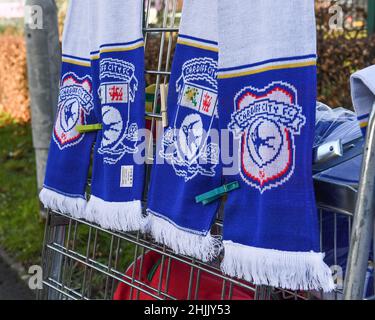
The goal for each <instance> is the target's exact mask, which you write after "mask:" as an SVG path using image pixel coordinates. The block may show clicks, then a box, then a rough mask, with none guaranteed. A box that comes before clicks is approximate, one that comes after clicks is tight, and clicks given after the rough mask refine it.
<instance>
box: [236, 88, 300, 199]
mask: <svg viewBox="0 0 375 320" xmlns="http://www.w3.org/2000/svg"><path fill="white" fill-rule="evenodd" d="M234 106H235V112H234V113H233V114H232V121H231V122H230V124H229V129H230V130H231V131H232V132H233V133H234V135H235V136H236V137H237V138H239V139H241V140H240V143H241V145H240V148H239V150H240V161H241V171H240V172H241V176H242V179H243V180H244V181H245V182H246V183H247V184H248V185H250V186H252V187H254V188H256V189H258V190H259V191H260V192H261V193H264V192H265V191H267V190H271V189H272V188H276V187H279V186H281V185H282V184H284V183H285V182H287V181H288V180H289V179H290V177H291V176H292V175H293V173H294V167H295V143H294V137H295V136H296V135H300V134H301V129H302V128H303V126H304V125H305V124H306V117H305V116H304V115H303V114H302V107H301V106H299V105H298V96H297V90H296V88H295V87H293V86H292V85H290V84H288V83H285V82H273V83H271V84H270V85H269V86H267V87H266V88H263V89H257V88H254V87H246V88H244V89H242V90H241V91H240V92H239V93H238V94H237V95H236V97H235V99H234Z"/></svg>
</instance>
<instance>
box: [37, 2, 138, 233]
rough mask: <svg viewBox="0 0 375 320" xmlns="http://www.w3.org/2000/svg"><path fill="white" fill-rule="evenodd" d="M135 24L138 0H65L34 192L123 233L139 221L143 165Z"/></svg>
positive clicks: (52, 203)
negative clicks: (44, 163) (43, 163)
mask: <svg viewBox="0 0 375 320" xmlns="http://www.w3.org/2000/svg"><path fill="white" fill-rule="evenodd" d="M82 13H84V14H82ZM141 21H142V3H141V1H134V0H128V1H124V0H111V1H101V0H95V1H93V0H91V1H87V0H75V1H71V3H70V11H69V15H68V18H67V21H66V26H65V37H64V44H63V46H64V48H63V51H64V55H63V56H64V60H63V61H64V64H63V76H62V81H61V91H60V100H59V111H58V117H57V120H56V124H55V129H54V134H53V140H52V143H51V151H50V155H49V160H48V168H47V176H46V183H45V188H44V190H43V191H42V193H41V200H42V202H43V203H44V204H45V205H46V206H47V207H49V208H52V209H57V210H60V211H62V212H65V213H71V214H72V215H73V216H75V217H78V218H85V219H87V220H89V221H91V222H96V223H98V224H100V225H101V226H102V227H104V228H108V229H116V230H123V231H131V230H138V229H139V228H140V226H141V224H142V222H143V215H142V207H141V198H142V193H143V181H144V165H143V162H142V161H138V162H137V163H136V162H135V158H136V155H138V153H139V150H138V132H139V131H138V129H143V128H144V112H145V102H144V90H145V89H144V78H143V77H144V48H143V39H142V26H141ZM79 126H80V127H81V128H80V129H79ZM82 126H83V127H82ZM80 132H81V133H80ZM94 140H95V147H94V151H93V153H94V154H93V170H92V184H91V197H90V200H89V203H88V204H87V205H86V199H85V188H86V183H87V176H88V169H89V166H90V153H91V149H92V144H93V142H94Z"/></svg>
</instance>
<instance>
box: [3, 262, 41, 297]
mask: <svg viewBox="0 0 375 320" xmlns="http://www.w3.org/2000/svg"><path fill="white" fill-rule="evenodd" d="M34 299H35V296H34V293H33V292H32V291H31V290H30V289H29V288H28V287H27V286H26V284H25V283H24V282H23V281H22V280H20V279H19V277H18V274H17V273H16V272H15V271H14V270H12V269H10V268H9V266H8V265H7V264H6V263H5V262H4V261H3V260H1V258H0V300H34Z"/></svg>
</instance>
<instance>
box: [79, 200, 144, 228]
mask: <svg viewBox="0 0 375 320" xmlns="http://www.w3.org/2000/svg"><path fill="white" fill-rule="evenodd" d="M85 219H86V220H88V221H90V222H95V223H97V224H99V225H100V226H101V227H103V228H104V229H108V230H117V231H138V230H142V229H143V225H144V222H145V218H144V217H143V214H142V204H141V201H129V202H107V201H104V200H102V199H100V198H97V197H95V196H91V197H90V200H89V202H88V204H87V207H86V215H85Z"/></svg>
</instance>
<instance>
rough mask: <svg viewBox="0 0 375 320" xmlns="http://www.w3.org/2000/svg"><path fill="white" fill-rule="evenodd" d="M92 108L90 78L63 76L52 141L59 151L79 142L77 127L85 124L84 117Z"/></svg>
mask: <svg viewBox="0 0 375 320" xmlns="http://www.w3.org/2000/svg"><path fill="white" fill-rule="evenodd" d="M93 108H94V105H93V98H92V82H91V77H89V76H86V77H84V78H80V77H78V76H77V75H76V74H75V73H72V72H69V73H67V74H65V75H64V76H63V78H62V80H61V86H60V95H59V102H58V110H57V118H56V122H55V126H54V130H53V139H54V141H55V142H56V144H57V146H58V147H59V148H60V150H63V149H65V148H68V147H71V146H74V145H76V144H78V143H79V142H81V140H82V139H83V137H84V134H80V133H79V132H78V131H77V130H76V127H77V125H84V124H86V117H87V115H88V114H90V112H91V110H92V109H93Z"/></svg>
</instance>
